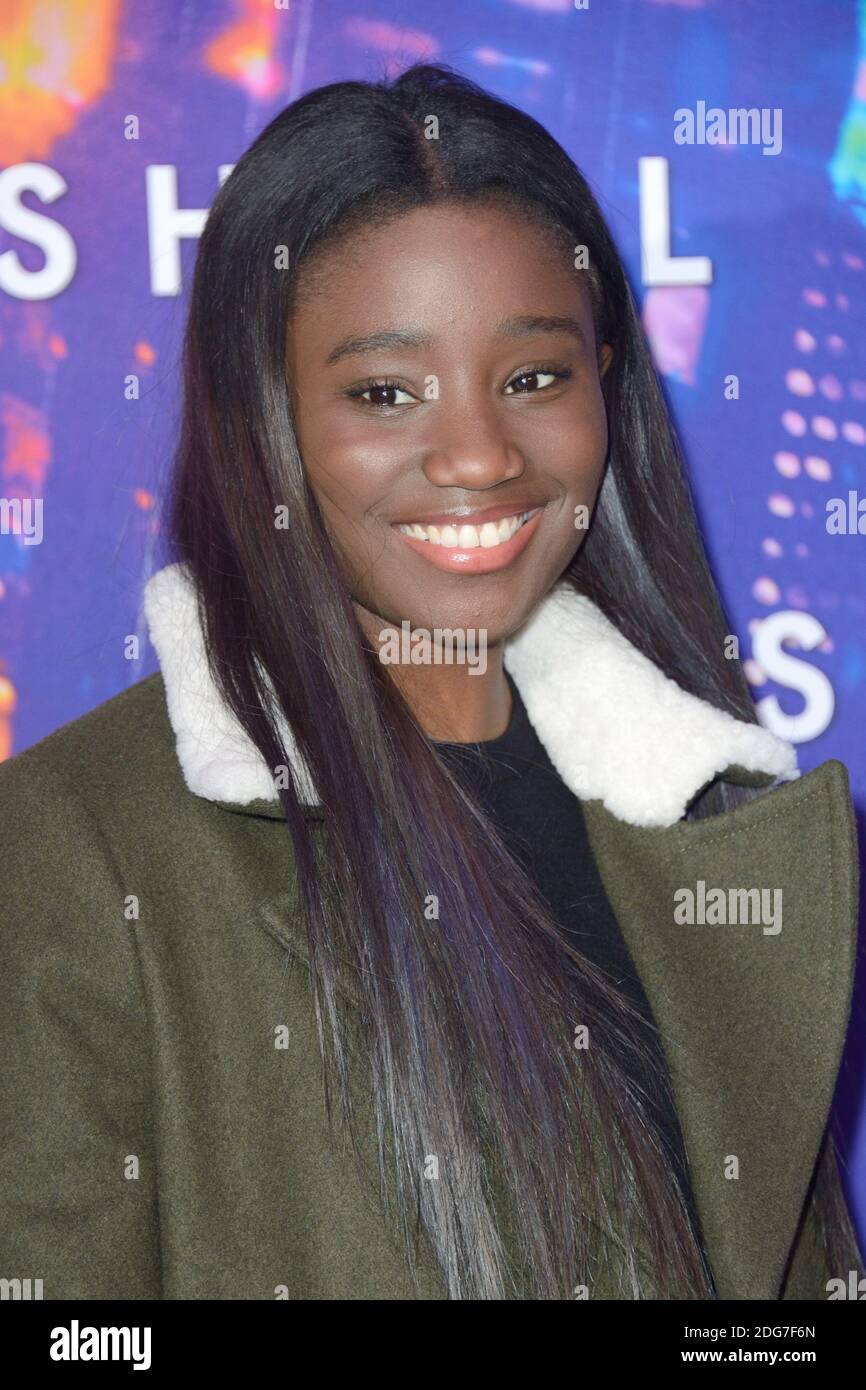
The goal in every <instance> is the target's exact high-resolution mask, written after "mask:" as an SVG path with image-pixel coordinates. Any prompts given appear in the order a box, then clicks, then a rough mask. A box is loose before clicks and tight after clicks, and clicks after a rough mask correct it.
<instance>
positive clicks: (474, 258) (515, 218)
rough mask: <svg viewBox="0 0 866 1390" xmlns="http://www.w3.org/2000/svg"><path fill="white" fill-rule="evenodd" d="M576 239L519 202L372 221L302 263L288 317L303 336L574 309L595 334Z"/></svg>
mask: <svg viewBox="0 0 866 1390" xmlns="http://www.w3.org/2000/svg"><path fill="white" fill-rule="evenodd" d="M570 241H571V238H570V237H569V235H568V233H567V232H566V231H565V230H564V229H561V230H557V229H551V228H548V227H546V226H544V225H543V224H539V223H538V222H536V220H535V219H533V218H530V217H526V216H522V215H521V214H520V213H519V212H515V211H513V210H511V209H510V208H500V207H496V206H485V205H480V206H479V205H473V206H465V205H454V204H437V205H435V206H432V207H424V208H415V209H412V210H411V211H409V212H405V213H402V214H399V215H397V216H391V217H390V218H389V219H388V220H387V221H385V222H384V223H381V224H378V225H376V224H373V225H365V226H363V227H362V228H359V229H357V230H354V231H351V232H349V233H347V234H346V235H345V236H344V237H341V238H340V239H339V240H338V241H337V242H335V243H334V244H332V245H329V246H327V247H325V248H320V249H318V250H317V251H316V252H314V253H313V255H312V256H311V257H310V259H309V260H308V261H307V262H305V264H304V265H303V266H302V267H301V270H300V272H299V276H298V281H297V286H296V294H295V296H294V308H293V312H292V314H291V315H290V319H289V323H288V326H287V327H288V334H289V339H290V341H291V340H293V339H294V340H295V342H296V344H297V343H298V342H299V341H300V340H301V339H302V338H303V339H304V340H305V341H308V342H309V341H316V342H321V341H323V339H324V338H326V337H333V335H334V333H335V332H339V331H340V330H342V329H345V330H346V331H347V332H348V331H352V332H355V333H358V334H361V333H363V332H365V331H370V330H372V329H374V328H376V327H380V326H382V325H383V324H386V323H387V324H400V323H403V322H408V321H409V320H410V319H411V321H412V322H413V323H420V322H423V323H424V324H425V325H427V326H428V327H429V328H430V330H431V333H432V334H433V335H434V336H436V335H437V333H438V331H439V330H440V329H441V330H442V331H444V330H445V329H446V328H447V327H448V326H449V325H450V326H451V327H452V328H455V327H457V326H458V325H462V326H463V327H464V328H474V329H478V328H480V327H483V326H485V325H489V324H492V323H494V322H496V323H499V322H500V321H501V320H502V319H503V318H505V317H507V316H512V315H516V314H521V313H523V314H530V313H535V314H541V313H546V314H549V315H551V316H552V315H555V314H557V313H558V314H571V315H573V316H574V317H577V318H580V319H581V321H582V322H583V324H584V327H585V328H586V330H587V332H588V333H589V334H590V336H591V334H592V312H591V301H590V297H589V292H588V287H587V284H586V281H585V272H583V271H581V270H577V269H575V267H574V261H573V248H572V246H571V245H570Z"/></svg>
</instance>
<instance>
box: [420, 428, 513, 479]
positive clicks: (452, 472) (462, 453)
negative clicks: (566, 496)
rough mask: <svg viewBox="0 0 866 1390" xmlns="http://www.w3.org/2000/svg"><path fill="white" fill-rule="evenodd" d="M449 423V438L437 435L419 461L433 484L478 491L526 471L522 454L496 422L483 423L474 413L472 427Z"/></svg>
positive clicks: (425, 474)
mask: <svg viewBox="0 0 866 1390" xmlns="http://www.w3.org/2000/svg"><path fill="white" fill-rule="evenodd" d="M452 426H453V428H452V433H451V435H450V437H449V438H448V439H445V438H440V439H439V440H438V441H437V443H436V445H435V446H434V447H433V448H431V449H430V451H429V452H428V453H427V455H426V457H425V459H424V462H423V464H422V470H423V472H424V476H425V477H426V478H427V480H428V482H431V483H432V484H433V485H434V487H456V488H466V489H468V490H473V491H474V490H478V491H480V490H483V489H484V488H491V487H496V485H497V483H504V482H507V481H508V480H509V479H511V478H519V477H520V476H521V474H522V473H523V472H524V471H525V469H526V460H525V459H524V457H523V454H522V453H521V451H520V449H518V448H517V446H516V445H515V444H513V443H512V442H511V441H510V440H508V439H507V438H506V436H505V435H504V434H503V432H502V430H501V428H500V426H499V425H498V424H497V423H496V422H495V421H491V422H490V423H489V424H484V423H483V422H482V421H481V420H480V419H479V417H478V416H477V415H476V416H475V418H474V420H473V422H472V424H471V426H466V427H460V426H459V425H456V424H455V423H454V422H452Z"/></svg>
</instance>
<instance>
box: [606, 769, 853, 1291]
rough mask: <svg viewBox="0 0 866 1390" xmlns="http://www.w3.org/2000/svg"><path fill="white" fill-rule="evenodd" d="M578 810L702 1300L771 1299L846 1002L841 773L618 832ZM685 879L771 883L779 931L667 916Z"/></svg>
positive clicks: (849, 895)
mask: <svg viewBox="0 0 866 1390" xmlns="http://www.w3.org/2000/svg"><path fill="white" fill-rule="evenodd" d="M584 814H585V817H586V821H587V827H588V830H589V834H590V838H591V841H592V845H593V850H594V853H595V855H596V859H597V862H598V864H599V868H600V871H601V875H602V878H603V880H604V883H605V887H606V890H607V892H608V895H609V897H610V900H611V904H612V906H613V909H614V912H615V914H616V916H617V919H618V921H619V923H620V926H621V928H622V931H623V934H624V936H625V939H626V943H627V945H628V947H629V951H630V952H631V955H632V958H633V960H634V962H635V965H636V967H637V969H638V973H639V974H640V977H641V979H642V981H643V984H644V987H645V989H646V992H647V996H648V998H649V1000H650V1004H651V1006H652V1009H653V1013H654V1015H655V1018H656V1022H657V1024H658V1026H659V1028H660V1030H661V1033H662V1036H663V1039H664V1043H665V1048H666V1051H667V1054H668V1060H669V1063H670V1066H671V1074H672V1081H673V1085H674V1091H675V1095H676V1100H677V1108H678V1111H679V1114H680V1120H681V1124H682V1129H683V1137H684V1140H685V1143H686V1148H687V1151H688V1154H689V1160H690V1164H691V1168H692V1175H693V1183H694V1191H695V1199H696V1202H697V1207H698V1212H699V1215H700V1218H701V1224H702V1228H703V1234H704V1238H705V1241H706V1244H707V1251H708V1254H709V1257H710V1262H711V1265H712V1267H713V1271H714V1273H715V1276H716V1283H717V1289H718V1293H719V1296H720V1297H721V1298H761V1299H767V1298H777V1297H778V1294H779V1288H780V1284H781V1280H782V1276H783V1273H784V1269H785V1262H786V1259H787V1256H788V1254H789V1251H790V1248H791V1244H792V1240H793V1237H794V1233H795V1230H796V1226H797V1222H798V1219H799V1216H800V1212H801V1210H802V1207H803V1203H804V1200H805V1197H806V1191H807V1188H808V1185H809V1180H810V1177H811V1173H812V1168H813V1165H814V1162H815V1158H816V1155H817V1152H818V1148H819V1145H820V1142H821V1138H822V1135H823V1131H824V1128H825V1126H826V1123H827V1114H828V1111H829V1109H830V1105H831V1102H832V1098H833V1090H834V1083H835V1080H836V1076H837V1073H838V1070H839V1066H840V1062H841V1057H842V1050H843V1046H844V1042H845V1033H846V1027H847V1023H848V1016H849V1009H850V1002H851V991H852V986H853V972H854V961H855V951H856V939H857V855H856V841H855V827H854V816H853V810H852V806H851V800H850V795H849V791H848V778H847V773H846V770H845V768H844V766H843V764H842V763H840V762H837V761H830V762H826V763H824V764H822V765H821V767H819V768H817V769H816V770H815V771H814V772H810V773H809V774H807V775H806V776H804V777H802V778H800V779H799V780H798V781H796V782H791V783H789V784H788V785H786V786H784V787H781V788H778V789H776V790H775V791H774V792H773V794H772V796H767V797H759V798H757V799H756V800H753V801H750V802H747V803H746V804H744V805H742V806H740V807H738V808H736V809H735V810H733V811H730V812H728V813H726V814H725V815H722V816H718V817H711V818H709V819H705V820H699V821H690V822H685V821H684V822H681V823H678V824H676V825H673V826H670V827H667V828H662V829H648V828H644V827H636V826H630V825H627V824H625V823H623V822H622V821H620V820H617V819H616V817H614V816H612V815H611V814H610V812H608V811H606V810H605V808H604V807H603V806H602V805H601V803H600V802H598V801H595V802H590V803H587V804H586V805H585V806H584ZM700 881H702V882H703V883H704V884H705V885H706V891H707V892H709V890H710V889H711V888H721V889H723V890H725V892H726V893H727V892H728V890H729V889H732V888H733V889H746V888H767V889H774V888H781V889H782V897H781V907H782V915H781V929H780V930H779V931H778V932H775V933H774V931H773V928H770V930H769V931H766V932H765V929H764V926H763V925H761V924H760V923H759V922H758V923H756V922H742V920H741V922H740V924H738V925H732V924H722V923H719V924H717V925H712V924H709V923H706V922H705V923H700V922H695V923H694V924H689V923H683V922H677V921H676V920H675V894H680V890H682V889H684V888H691V889H692V890H695V891H697V885H698V883H699V882H700ZM676 901H678V902H680V903H681V902H682V901H683V899H682V895H681V894H680V897H679V898H678V899H677V900H676ZM680 915H682V914H680ZM740 915H741V917H742V914H740ZM736 1173H738V1176H735V1175H734V1174H736Z"/></svg>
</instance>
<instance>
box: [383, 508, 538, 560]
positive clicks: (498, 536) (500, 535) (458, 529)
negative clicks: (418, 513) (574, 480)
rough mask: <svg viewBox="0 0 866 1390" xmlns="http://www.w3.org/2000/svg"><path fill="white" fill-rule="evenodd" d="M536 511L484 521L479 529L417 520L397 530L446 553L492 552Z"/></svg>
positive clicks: (510, 537) (515, 533)
mask: <svg viewBox="0 0 866 1390" xmlns="http://www.w3.org/2000/svg"><path fill="white" fill-rule="evenodd" d="M538 510H539V508H537V507H535V508H533V509H532V510H531V511H528V512H517V513H515V515H514V516H504V517H503V518H502V520H501V521H485V522H484V523H483V524H482V525H481V526H470V525H468V524H466V523H465V522H462V523H461V524H460V525H458V526H422V525H421V523H420V522H417V521H416V522H410V523H408V524H406V525H401V526H398V527H397V530H398V531H401V532H402V533H403V535H404V536H411V537H412V538H413V539H414V540H416V541H426V542H427V543H428V544H429V545H438V546H443V547H444V548H445V549H446V550H478V549H482V550H493V549H495V547H496V546H499V545H505V544H507V542H508V541H510V540H511V539H512V538H513V537H514V536H516V535H517V532H518V531H519V530H520V529H521V527H523V526H525V525H526V523H527V521H529V520H530V519H531V518H532V517H533V516H534V515H535V513H536V512H537V511H538Z"/></svg>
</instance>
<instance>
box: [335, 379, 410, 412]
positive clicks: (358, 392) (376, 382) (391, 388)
mask: <svg viewBox="0 0 866 1390" xmlns="http://www.w3.org/2000/svg"><path fill="white" fill-rule="evenodd" d="M395 393H396V394H397V395H403V396H405V397H406V401H409V402H411V401H413V400H414V399H415V397H414V396H412V395H411V394H410V393H409V392H408V391H405V390H404V389H403V387H402V386H400V384H399V383H398V382H396V381H391V380H390V379H389V378H388V377H371V378H370V379H369V381H368V382H367V384H366V386H353V387H352V389H351V390H350V391H347V392H346V395H347V396H350V397H351V398H352V400H360V401H363V403H364V405H367V406H370V407H371V408H372V409H373V410H392V409H393V408H394V407H395V406H397V405H405V404H406V401H396V400H382V399H381V397H382V396H393V395H394V394H395ZM368 394H369V395H370V396H371V397H373V396H375V395H378V396H379V399H378V400H376V399H371V400H365V399H364V398H365V397H366V396H367V395H368Z"/></svg>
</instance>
